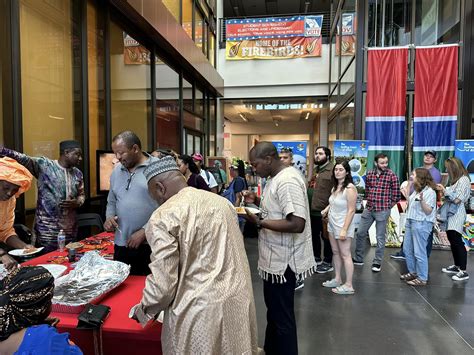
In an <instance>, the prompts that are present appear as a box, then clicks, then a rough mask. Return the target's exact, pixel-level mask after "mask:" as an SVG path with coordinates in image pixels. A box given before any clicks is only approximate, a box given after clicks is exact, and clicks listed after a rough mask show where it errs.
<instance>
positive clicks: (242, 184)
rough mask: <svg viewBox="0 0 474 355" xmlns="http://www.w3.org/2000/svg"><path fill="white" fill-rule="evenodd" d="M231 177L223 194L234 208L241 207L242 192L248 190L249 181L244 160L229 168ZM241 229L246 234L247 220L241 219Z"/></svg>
mask: <svg viewBox="0 0 474 355" xmlns="http://www.w3.org/2000/svg"><path fill="white" fill-rule="evenodd" d="M229 171H230V176H231V177H232V181H231V183H230V184H229V187H227V189H226V190H225V191H224V192H223V194H222V196H223V197H225V198H226V199H228V200H229V201H230V202H231V203H232V204H233V205H234V206H236V207H238V206H240V203H241V201H242V191H244V190H247V189H248V184H247V180H246V179H245V164H244V162H243V161H242V160H237V162H236V163H235V164H233V165H231V166H230V168H229ZM239 227H240V231H241V232H242V233H243V232H244V227H245V219H244V218H243V217H239Z"/></svg>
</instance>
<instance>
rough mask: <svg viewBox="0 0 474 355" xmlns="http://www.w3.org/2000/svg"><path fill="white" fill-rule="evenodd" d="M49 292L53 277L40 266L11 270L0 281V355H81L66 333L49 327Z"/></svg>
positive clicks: (51, 295) (51, 291)
mask: <svg viewBox="0 0 474 355" xmlns="http://www.w3.org/2000/svg"><path fill="white" fill-rule="evenodd" d="M53 291H54V278H53V276H52V275H51V274H50V273H49V272H48V271H47V270H46V269H45V268H43V267H41V266H26V267H22V268H19V269H15V270H14V271H12V272H11V273H10V274H8V275H7V276H6V277H5V278H4V279H3V280H2V281H0V354H18V355H30V354H34V355H43V354H44V355H60V354H61V355H62V354H65V355H78V354H82V351H81V350H80V349H79V348H78V347H77V346H76V345H74V344H72V343H70V342H69V340H68V338H69V334H67V333H62V334H60V333H58V332H57V330H56V328H54V327H52V326H50V325H49V324H51V323H52V322H53V321H52V320H50V319H48V318H47V317H48V316H49V313H50V312H51V300H52V298H53ZM48 323H49V324H48Z"/></svg>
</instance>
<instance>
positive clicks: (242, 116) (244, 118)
mask: <svg viewBox="0 0 474 355" xmlns="http://www.w3.org/2000/svg"><path fill="white" fill-rule="evenodd" d="M239 116H240V118H241V119H243V120H244V121H245V122H248V121H249V120H248V119H247V117H245V116H244V115H243V114H241V113H239Z"/></svg>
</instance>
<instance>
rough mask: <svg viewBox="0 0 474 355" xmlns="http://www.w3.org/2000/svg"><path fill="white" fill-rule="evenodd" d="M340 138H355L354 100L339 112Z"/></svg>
mask: <svg viewBox="0 0 474 355" xmlns="http://www.w3.org/2000/svg"><path fill="white" fill-rule="evenodd" d="M338 126H339V137H338V139H347V140H350V139H354V102H353V101H352V102H350V103H349V105H347V106H346V107H345V108H344V109H343V110H342V111H341V113H340V114H339V123H338Z"/></svg>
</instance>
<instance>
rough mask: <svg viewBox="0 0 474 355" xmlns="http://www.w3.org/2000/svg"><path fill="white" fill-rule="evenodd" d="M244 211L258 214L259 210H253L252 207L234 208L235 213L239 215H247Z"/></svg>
mask: <svg viewBox="0 0 474 355" xmlns="http://www.w3.org/2000/svg"><path fill="white" fill-rule="evenodd" d="M246 210H247V211H249V212H250V213H251V214H259V213H260V210H259V209H258V208H254V207H235V211H236V212H237V214H240V215H245V214H247V212H246Z"/></svg>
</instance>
